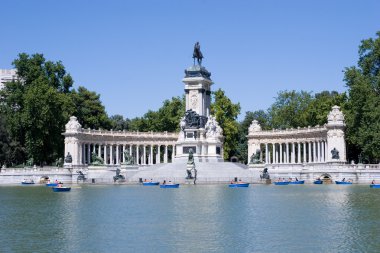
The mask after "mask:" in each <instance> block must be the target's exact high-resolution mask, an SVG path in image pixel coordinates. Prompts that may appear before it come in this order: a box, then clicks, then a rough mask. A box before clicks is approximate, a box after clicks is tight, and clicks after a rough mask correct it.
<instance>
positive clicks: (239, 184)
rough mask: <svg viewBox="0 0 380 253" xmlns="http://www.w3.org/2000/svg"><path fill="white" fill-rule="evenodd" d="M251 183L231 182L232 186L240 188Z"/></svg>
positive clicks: (230, 185)
mask: <svg viewBox="0 0 380 253" xmlns="http://www.w3.org/2000/svg"><path fill="white" fill-rule="evenodd" d="M248 186H249V183H237V184H229V185H228V187H230V188H240V187H248Z"/></svg>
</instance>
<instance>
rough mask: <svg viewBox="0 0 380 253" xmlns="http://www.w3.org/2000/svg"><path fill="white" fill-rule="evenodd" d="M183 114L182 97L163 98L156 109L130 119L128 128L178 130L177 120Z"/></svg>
mask: <svg viewBox="0 0 380 253" xmlns="http://www.w3.org/2000/svg"><path fill="white" fill-rule="evenodd" d="M184 114H185V100H184V98H180V97H173V98H172V99H171V100H165V101H164V102H163V105H162V106H161V107H160V108H159V109H158V110H157V111H152V110H149V111H148V112H147V113H145V114H144V116H143V117H138V118H134V119H132V120H131V122H130V130H133V131H141V132H146V131H154V132H163V131H168V132H175V131H179V122H180V120H181V118H182V117H183V115H184Z"/></svg>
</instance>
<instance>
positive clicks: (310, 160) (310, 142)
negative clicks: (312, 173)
mask: <svg viewBox="0 0 380 253" xmlns="http://www.w3.org/2000/svg"><path fill="white" fill-rule="evenodd" d="M311 152H312V150H311V142H309V163H311V161H312V160H311Z"/></svg>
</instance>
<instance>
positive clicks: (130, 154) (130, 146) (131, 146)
mask: <svg viewBox="0 0 380 253" xmlns="http://www.w3.org/2000/svg"><path fill="white" fill-rule="evenodd" d="M132 148H133V145H132V144H129V156H130V157H132Z"/></svg>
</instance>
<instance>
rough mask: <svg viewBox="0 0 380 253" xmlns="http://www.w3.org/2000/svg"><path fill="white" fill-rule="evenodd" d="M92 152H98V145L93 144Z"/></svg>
mask: <svg viewBox="0 0 380 253" xmlns="http://www.w3.org/2000/svg"><path fill="white" fill-rule="evenodd" d="M92 152H94V153H95V152H96V143H94V144H92Z"/></svg>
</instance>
